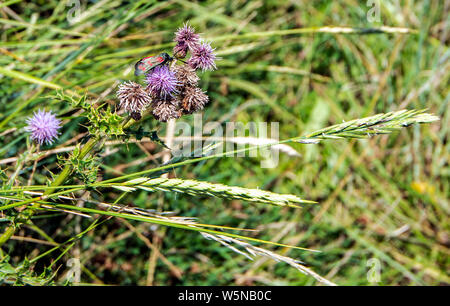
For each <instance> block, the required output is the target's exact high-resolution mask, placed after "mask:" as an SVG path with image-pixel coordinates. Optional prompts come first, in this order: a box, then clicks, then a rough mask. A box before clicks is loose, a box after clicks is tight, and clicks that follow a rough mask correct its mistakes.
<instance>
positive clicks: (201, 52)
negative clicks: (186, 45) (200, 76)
mask: <svg viewBox="0 0 450 306" xmlns="http://www.w3.org/2000/svg"><path fill="white" fill-rule="evenodd" d="M214 50H215V49H213V48H212V47H211V45H210V44H209V43H207V42H203V43H201V44H200V45H198V46H197V47H196V48H195V49H193V50H191V53H192V56H191V58H190V59H189V60H188V64H189V66H191V67H192V68H194V69H199V68H200V69H202V70H203V71H205V70H214V69H217V66H216V63H215V61H216V59H217V57H216V55H215V54H214Z"/></svg>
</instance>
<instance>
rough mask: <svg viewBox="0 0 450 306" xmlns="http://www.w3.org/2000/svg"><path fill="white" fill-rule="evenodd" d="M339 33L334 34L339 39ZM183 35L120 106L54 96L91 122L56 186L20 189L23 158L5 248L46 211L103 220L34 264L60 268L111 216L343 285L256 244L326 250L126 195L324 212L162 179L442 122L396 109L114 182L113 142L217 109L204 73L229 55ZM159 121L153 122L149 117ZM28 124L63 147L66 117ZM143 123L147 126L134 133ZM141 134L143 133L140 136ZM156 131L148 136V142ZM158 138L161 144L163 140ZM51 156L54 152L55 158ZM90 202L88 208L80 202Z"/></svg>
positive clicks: (300, 202) (285, 198)
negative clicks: (222, 161)
mask: <svg viewBox="0 0 450 306" xmlns="http://www.w3.org/2000/svg"><path fill="white" fill-rule="evenodd" d="M333 31H336V30H333ZM333 31H331V32H330V31H329V32H330V33H334V32H333ZM355 31H356V30H355ZM289 33H290V32H289ZM251 35H262V36H263V34H258V33H256V34H254V33H253V34H252V33H248V34H243V36H244V37H251ZM174 36H175V37H174V39H173V42H174V43H175V44H174V46H173V49H172V53H173V54H172V57H171V58H172V59H171V61H168V62H164V63H162V64H160V65H157V66H156V67H153V68H152V69H151V70H149V71H147V72H146V74H145V76H144V78H143V79H140V80H133V81H132V80H129V81H125V82H123V83H121V84H119V85H118V86H116V87H117V88H115V89H116V90H117V91H116V93H115V99H114V102H115V104H113V103H111V101H108V103H107V102H106V101H97V100H95V101H94V100H92V101H91V100H89V99H88V98H87V96H86V95H68V91H67V90H64V91H58V92H57V94H56V95H55V96H52V97H53V99H54V100H55V101H56V102H62V103H63V102H64V103H67V102H69V103H70V105H71V106H72V108H73V110H75V111H76V114H77V116H75V117H84V120H85V121H83V126H84V128H86V131H85V132H84V133H85V135H84V136H80V139H79V140H78V143H77V144H76V145H74V147H73V150H72V151H71V153H70V155H69V157H67V158H62V157H61V156H59V161H60V165H59V166H61V170H57V171H59V173H57V174H53V175H52V176H51V177H50V176H49V177H48V181H49V183H48V184H45V183H41V184H36V185H33V184H32V180H31V179H30V183H28V184H19V185H15V184H13V183H12V182H14V181H15V180H16V179H17V178H18V177H19V176H20V172H21V165H20V162H21V159H19V158H17V164H18V165H19V166H17V168H16V169H15V171H14V176H13V177H12V178H10V179H9V180H8V182H7V183H6V184H3V186H2V189H1V190H0V199H1V205H0V212H1V214H2V218H3V217H4V219H5V220H7V221H8V224H9V225H8V226H7V227H6V228H5V230H4V232H3V233H1V235H0V246H2V245H4V244H5V243H6V242H8V241H9V240H10V239H11V238H12V237H13V236H14V234H15V233H16V232H17V230H18V229H20V228H21V227H23V226H32V225H33V224H32V220H33V217H35V215H36V214H38V213H40V212H46V213H48V212H51V213H63V214H70V215H76V216H77V217H80V218H86V219H89V220H93V222H92V223H91V224H90V226H89V227H88V228H86V229H84V230H83V231H80V232H79V233H77V234H76V235H75V236H74V237H71V238H70V239H68V240H67V241H65V242H62V243H60V244H58V245H55V246H54V247H52V248H51V249H49V250H48V251H46V252H44V253H41V254H39V255H37V256H36V257H34V258H33V259H32V260H31V263H34V262H36V261H38V260H39V259H41V258H42V257H44V256H46V255H49V254H52V253H53V252H57V251H61V252H62V255H61V256H60V257H58V259H57V260H56V261H55V262H57V261H58V260H59V259H60V258H61V257H62V256H63V255H64V254H65V253H66V252H67V251H68V250H69V249H70V248H71V247H73V245H74V244H75V242H76V241H77V240H79V239H81V238H83V237H84V236H85V235H86V234H87V233H89V232H91V231H94V230H95V229H96V228H97V227H98V226H99V225H100V224H102V223H103V222H106V221H108V220H109V219H110V218H117V220H129V221H136V222H141V223H143V224H152V225H160V226H166V227H172V228H176V229H181V230H185V231H193V232H197V233H200V234H201V235H202V237H204V238H205V239H208V240H213V241H216V242H217V243H220V244H221V245H223V246H225V247H227V248H229V249H231V250H232V251H234V252H236V253H238V254H240V255H243V256H245V257H247V258H249V259H253V258H254V257H256V256H262V257H265V258H269V259H272V260H275V261H279V262H284V263H286V264H288V265H290V266H291V267H293V268H295V269H297V270H299V271H300V272H302V273H304V274H307V275H309V276H311V277H313V278H314V279H316V280H317V281H319V282H322V283H324V284H327V285H334V283H333V282H331V281H329V280H327V279H326V278H324V277H322V276H320V275H318V274H317V273H315V272H314V271H313V270H312V269H310V268H308V267H307V266H306V264H304V263H302V262H300V261H299V260H295V259H293V258H290V257H288V256H284V255H281V254H278V253H277V252H276V251H272V250H269V249H266V248H262V247H259V246H255V245H254V244H266V245H269V246H274V247H277V246H278V247H286V248H293V249H299V250H303V251H308V252H309V251H313V252H314V251H318V250H311V249H308V248H305V247H300V246H296V245H287V244H283V243H278V242H271V241H266V240H261V239H258V238H255V237H253V236H250V235H245V234H235V233H234V232H231V230H233V231H241V230H242V229H240V228H233V227H227V226H219V225H213V224H202V223H200V222H197V218H194V217H185V216H183V215H181V216H177V215H174V213H172V212H165V211H161V210H157V209H156V208H155V209H146V208H141V207H136V206H134V203H131V202H130V201H126V200H125V199H126V196H127V195H135V194H137V193H138V192H146V193H148V194H149V196H148V197H149V198H150V197H151V196H152V195H154V194H161V193H169V194H177V196H179V197H182V196H185V195H187V196H189V197H195V198H199V199H204V198H208V199H209V198H219V199H224V200H230V201H231V200H233V201H242V202H248V203H251V204H253V205H255V206H257V207H266V208H267V209H270V208H272V206H275V207H281V208H283V210H288V209H299V208H303V209H304V208H306V209H307V208H309V207H310V206H312V205H320V203H317V202H316V201H315V200H314V199H311V198H309V195H308V194H301V195H300V194H281V193H276V192H271V191H267V190H262V189H259V188H246V187H243V186H232V185H225V184H219V183H215V182H210V181H207V180H200V179H192V178H170V177H161V175H162V174H164V173H167V172H169V171H172V170H174V169H178V168H180V167H182V166H186V165H189V164H195V163H200V162H204V161H207V160H211V159H217V158H220V157H225V156H227V155H229V154H233V153H239V152H247V151H250V150H255V149H259V148H262V147H275V146H285V147H284V148H285V149H284V151H285V152H292V150H293V149H292V148H291V147H290V146H288V145H290V144H293V143H297V144H301V145H315V144H318V143H319V142H321V141H326V140H328V141H331V140H336V139H362V138H368V137H372V136H375V135H378V134H390V133H393V132H395V131H399V130H401V129H403V128H406V127H408V126H410V125H413V124H424V123H432V122H434V121H437V120H438V119H439V118H438V117H436V116H434V115H432V114H429V113H427V112H426V110H400V111H394V112H388V113H385V114H377V115H374V116H369V117H365V118H360V119H355V120H350V121H346V122H343V123H340V124H336V125H333V126H329V127H326V128H323V129H319V130H317V131H313V132H309V133H305V134H304V135H300V136H296V137H292V138H287V139H283V140H281V141H265V142H259V143H258V142H255V141H254V140H249V139H247V140H239V141H241V142H244V143H245V141H247V143H250V142H252V143H253V144H254V145H253V146H251V147H245V148H242V149H238V150H235V151H233V152H224V153H218V154H210V155H207V154H206V152H204V153H203V155H202V156H200V157H196V156H190V157H186V158H184V159H180V158H173V159H171V160H169V161H168V162H166V163H164V164H162V165H158V166H155V167H152V168H149V169H148V168H143V169H141V170H139V171H136V172H133V173H126V174H125V173H121V172H120V171H117V170H116V171H115V172H114V173H115V174H114V175H115V176H114V177H113V178H105V177H103V176H101V175H99V172H100V170H99V169H101V167H104V168H106V169H108V167H109V166H108V165H105V164H103V163H102V161H101V159H102V155H101V154H103V153H105V151H106V150H104V148H105V142H106V140H110V139H114V140H115V141H118V142H119V143H120V144H127V142H128V140H129V139H130V138H131V137H132V136H135V135H137V134H138V132H142V130H140V129H142V128H143V126H144V123H145V122H147V120H149V121H150V120H151V121H154V120H153V119H156V121H159V122H167V121H171V120H174V119H177V118H180V117H182V116H183V115H189V114H193V113H195V112H199V111H201V110H203V109H204V108H205V107H207V104H208V103H209V102H210V98H209V97H208V95H207V93H206V91H205V90H204V89H203V88H202V85H203V84H202V80H201V78H200V77H199V74H200V73H203V72H205V71H214V70H217V69H218V67H217V63H216V61H217V60H218V59H219V58H218V56H217V54H216V50H215V49H214V48H213V47H212V46H211V43H209V42H206V41H204V40H202V38H201V37H200V35H199V34H197V33H196V32H195V29H194V28H193V27H192V26H190V25H189V24H184V25H183V26H182V27H181V28H179V29H178V30H177V31H176V33H175V35H174ZM225 38H226V36H225ZM116 85H117V84H116ZM73 110H71V111H73ZM116 110H123V112H125V113H127V114H125V115H123V113H122V112H117V111H116ZM150 116H151V117H153V118H149V117H150ZM23 123H24V124H26V127H25V129H24V130H25V131H26V132H29V133H30V136H29V137H30V139H31V140H32V141H34V142H37V143H38V144H40V145H42V144H47V145H49V146H51V145H52V144H54V143H55V141H56V140H57V139H58V135H60V133H61V130H62V129H63V127H62V124H61V120H60V119H57V115H56V114H54V113H52V112H47V111H42V110H39V111H38V112H36V113H35V114H34V116H32V117H30V118H28V119H27V120H26V121H24V122H23ZM136 126H137V128H139V129H136V130H132V129H131V128H132V127H136ZM133 131H134V132H136V133H135V134H133ZM142 133H143V132H142ZM150 134H151V133H150V132H148V133H147V134H145V135H150ZM151 135H154V134H151ZM151 139H152V140H154V142H156V143H158V141H157V140H158V137H154V138H151ZM140 140H141V138H139V137H137V136H136V142H137V143H139V141H140ZM235 141H236V142H238V140H235ZM130 143H131V142H130ZM124 147H125V146H122V147H121V148H124ZM286 147H287V148H289V149H290V150H289V149H286ZM119 150H120V149H119ZM30 151H31V150H30ZM294 152H295V150H294ZM49 155H51V154H50V153H49ZM49 155H45V156H44V157H47V156H49ZM289 155H295V154H289ZM27 158H28V159H29V160H33V161H35V165H34V168H36V167H38V166H36V164H37V161H38V158H40V155H33V154H29V155H27ZM23 160H25V161H24V162H23V164H25V162H27V161H29V160H27V159H26V158H24V159H23ZM33 171H34V170H33ZM17 181H20V180H17ZM242 185H244V183H242ZM110 191H113V192H115V193H118V191H120V192H121V194H120V195H119V196H117V198H116V199H115V200H114V201H113V202H107V201H106V200H103V199H102V198H103V197H104V194H106V193H107V192H110ZM150 194H152V195H150ZM80 203H81V204H82V205H79V204H80ZM19 208H20V210H19ZM16 209H17V210H16ZM181 214H183V212H181ZM98 216H103V217H104V219H100V218H101V217H98ZM167 262H169V263H168V265H170V261H168V260H167ZM53 264H54V263H52V265H53ZM19 270H20V269H19ZM5 271H6V272H7V273H6V272H5ZM2 273H3V274H2ZM18 274H20V273H19V272H18V270H17V269H15V268H13V267H10V264H9V263H8V261H7V259H6V257H3V256H2V258H0V278H1V276H2V275H5V276H4V278H5V279H7V280H8V282H13V281H11V279H13V280H14V279H15V278H19V277H18V276H17V275H18ZM26 276H27V278H26V279H25V283H28V284H43V283H51V282H52V277H53V276H52V275H51V274H50V273H46V274H45V277H44V276H43V277H42V278H39V277H36V275H34V274H30V273H27V274H26Z"/></svg>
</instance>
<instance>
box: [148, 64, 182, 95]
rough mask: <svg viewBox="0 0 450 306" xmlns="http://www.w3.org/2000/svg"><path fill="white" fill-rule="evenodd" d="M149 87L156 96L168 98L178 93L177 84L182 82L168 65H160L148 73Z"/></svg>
mask: <svg viewBox="0 0 450 306" xmlns="http://www.w3.org/2000/svg"><path fill="white" fill-rule="evenodd" d="M146 82H147V84H148V86H147V89H148V90H149V91H150V92H151V93H152V95H153V96H155V97H160V98H166V97H167V96H173V94H176V93H178V90H177V86H180V85H181V84H180V82H179V81H178V80H177V78H176V76H175V73H174V72H173V71H170V70H169V68H168V67H167V66H158V67H155V68H154V69H153V71H152V72H150V73H149V74H147V78H146Z"/></svg>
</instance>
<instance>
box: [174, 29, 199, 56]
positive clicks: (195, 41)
mask: <svg viewBox="0 0 450 306" xmlns="http://www.w3.org/2000/svg"><path fill="white" fill-rule="evenodd" d="M174 41H175V42H176V43H177V44H178V45H180V46H187V47H189V49H190V50H191V51H192V50H193V49H195V47H197V46H198V45H199V44H200V35H198V34H196V33H195V30H194V28H193V27H191V26H190V25H189V24H187V23H185V24H184V25H183V27H181V28H179V29H178V30H177V31H176V32H175V38H174Z"/></svg>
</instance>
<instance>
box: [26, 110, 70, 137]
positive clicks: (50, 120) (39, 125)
mask: <svg viewBox="0 0 450 306" xmlns="http://www.w3.org/2000/svg"><path fill="white" fill-rule="evenodd" d="M27 123H28V126H27V127H26V128H25V129H26V130H27V131H29V132H31V139H33V140H35V141H37V142H38V143H39V144H40V145H42V144H43V143H44V141H45V142H46V143H47V144H52V143H53V141H54V140H55V139H56V138H57V136H58V129H59V128H60V127H61V126H60V123H61V121H60V120H59V119H56V117H55V115H53V114H52V112H46V111H43V110H39V111H38V112H37V113H36V112H34V116H32V117H30V118H28V119H27Z"/></svg>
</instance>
